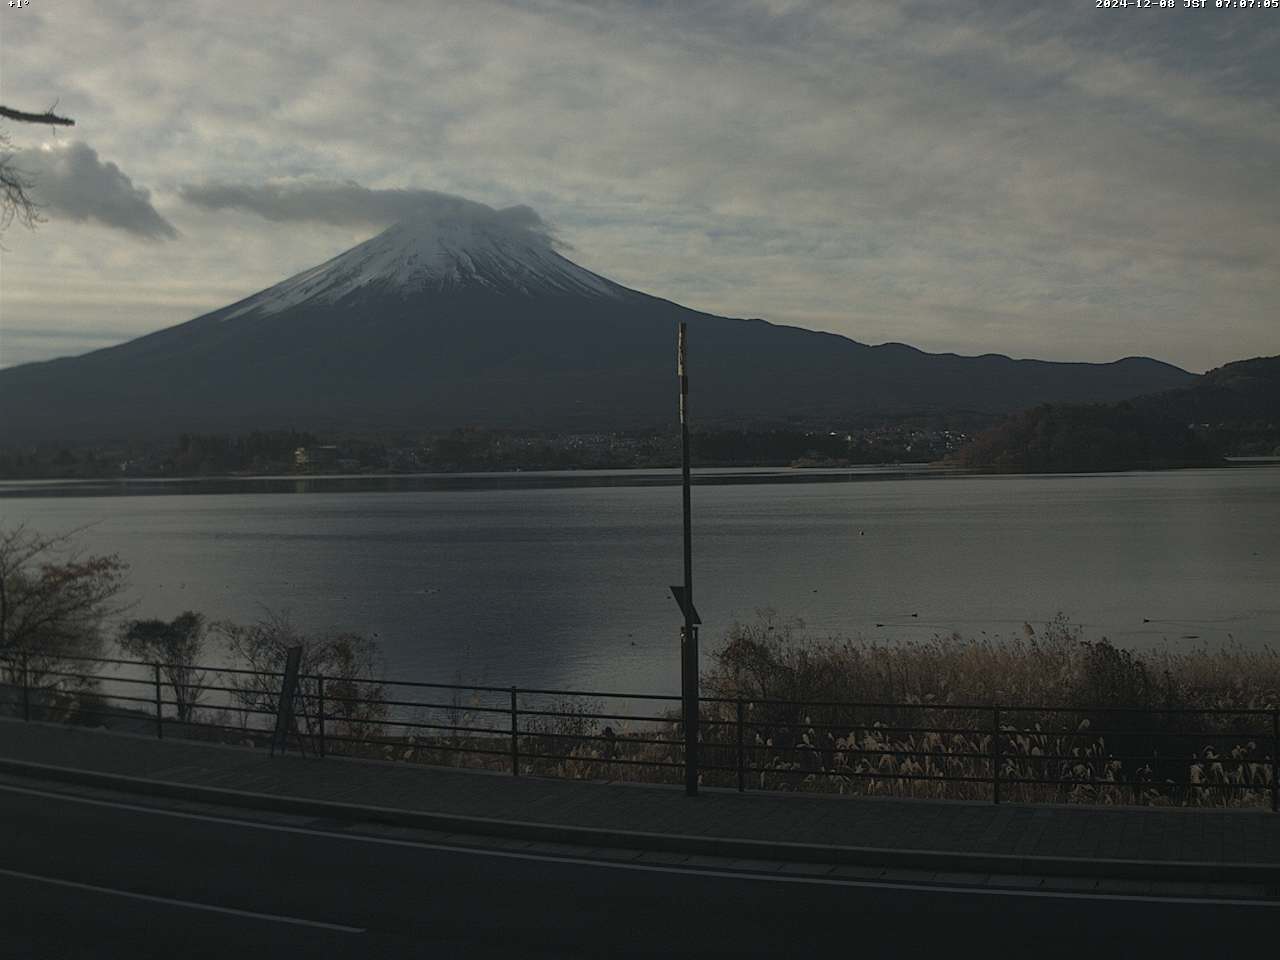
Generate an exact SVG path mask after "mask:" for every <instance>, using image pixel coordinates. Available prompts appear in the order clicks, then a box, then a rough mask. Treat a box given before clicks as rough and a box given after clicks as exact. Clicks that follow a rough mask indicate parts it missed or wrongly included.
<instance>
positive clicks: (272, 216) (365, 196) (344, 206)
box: [181, 180, 554, 244]
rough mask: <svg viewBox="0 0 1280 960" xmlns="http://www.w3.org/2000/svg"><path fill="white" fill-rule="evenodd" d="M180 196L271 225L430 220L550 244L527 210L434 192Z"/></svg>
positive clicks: (215, 191) (214, 187)
mask: <svg viewBox="0 0 1280 960" xmlns="http://www.w3.org/2000/svg"><path fill="white" fill-rule="evenodd" d="M181 194H182V199H184V200H185V201H187V202H188V203H190V204H193V205H195V206H198V207H203V208H204V209H206V210H241V211H245V212H248V213H255V214H257V215H258V216H260V217H263V218H264V219H266V220H271V221H273V222H276V223H281V222H290V221H297V222H304V221H305V222H311V223H326V224H331V225H334V226H358V225H362V224H371V225H375V226H383V227H385V226H388V225H390V224H392V223H397V222H399V221H402V220H416V221H419V222H422V221H434V222H436V223H438V224H440V225H441V226H452V227H454V228H455V229H460V230H462V231H467V230H468V229H480V230H482V231H483V232H485V233H489V234H491V235H494V234H496V235H507V236H509V237H510V238H511V239H513V240H520V241H523V242H528V241H531V240H539V239H540V240H542V241H543V242H544V243H546V244H551V243H552V242H554V237H553V234H552V231H551V228H550V227H549V226H548V225H547V223H546V221H545V220H543V219H542V217H541V216H539V214H538V212H537V211H536V210H534V209H533V208H531V207H527V206H524V205H518V206H514V207H504V208H502V209H495V208H494V207H490V206H488V205H487V204H483V203H477V202H476V201H475V200H468V199H466V198H465V197H458V196H454V195H453V194H448V193H440V192H438V191H436V190H406V189H385V190H375V189H370V188H369V187H364V186H361V185H360V184H358V183H355V182H353V181H350V180H346V181H338V180H278V181H270V182H268V183H263V184H245V183H207V184H188V185H186V186H184V187H183V188H182V190H181Z"/></svg>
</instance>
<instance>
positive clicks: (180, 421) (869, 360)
mask: <svg viewBox="0 0 1280 960" xmlns="http://www.w3.org/2000/svg"><path fill="white" fill-rule="evenodd" d="M477 206H478V205H477ZM485 209H488V208H485ZM490 213H493V214H494V215H495V216H494V217H493V218H490V220H485V219H484V218H478V217H477V216H476V215H475V214H474V211H472V212H470V213H469V214H468V216H467V217H466V218H464V219H462V220H459V221H458V222H452V221H450V220H448V219H442V218H441V217H440V216H439V215H436V216H434V217H433V218H432V219H430V220H418V221H408V222H405V223H401V224H397V225H395V226H393V227H391V228H390V229H388V230H387V231H385V232H384V233H382V234H379V235H378V236H376V237H373V238H372V239H370V240H368V241H366V242H365V243H362V244H360V245H358V246H357V247H354V248H353V249H351V250H348V251H347V252H345V253H343V254H340V255H339V256H337V257H335V258H334V259H332V260H330V261H328V262H327V263H324V264H321V265H320V266H318V267H314V268H312V269H310V270H307V271H304V272H302V273H300V274H298V275H296V276H294V277H291V278H289V279H287V280H285V281H283V282H282V283H280V284H277V285H276V286H274V287H271V288H269V289H267V290H264V291H262V292H260V293H258V294H255V295H253V296H251V297H248V298H246V299H245V300H242V301H240V302H238V303H235V304H231V305H230V306H228V307H224V308H222V309H220V310H217V311H214V312H213V313H210V314H206V315H204V316H201V317H198V318H196V319H194V320H191V321H189V322H187V323H183V324H179V325H178V326H174V327H170V328H168V329H165V330H160V331H158V332H156V333H152V334H149V335H147V336H144V337H140V338H138V339H136V340H132V341H129V342H128V343H123V344H120V345H118V346H114V347H110V348H107V349H104V350H98V351H95V352H93V353H89V354H85V355H84V356H79V357H69V358H62V359H58V360H52V361H48V362H44V363H32V364H26V365H23V366H19V367H13V368H9V369H4V370H0V410H3V411H4V416H3V417H0V445H8V446H12V445H22V444H45V445H63V444H66V445H71V444H77V443H102V442H114V441H128V440H137V439H146V438H155V437H172V436H176V435H177V434H179V433H181V432H184V431H192V432H225V433H238V434H248V433H250V432H252V431H254V430H260V429H281V428H293V429H299V430H309V431H314V432H322V431H350V432H362V431H376V430H395V429H411V430H430V429H449V428H452V427H455V426H468V425H469V426H480V427H495V428H514V429H528V428H536V429H547V430H565V431H572V430H583V429H625V428H628V427H641V428H648V427H661V426H663V425H666V424H670V423H672V422H673V421H674V418H675V369H674V358H673V355H674V344H675V328H676V325H677V323H678V322H679V321H681V320H684V321H686V322H687V323H688V325H689V331H690V369H691V384H692V406H691V409H692V411H693V414H694V416H695V418H697V421H698V422H699V423H700V424H701V425H704V426H710V425H714V424H718V423H723V424H743V423H775V424H777V423H814V424H827V423H847V422H854V421H858V420H860V419H866V418H875V417H900V416H906V415H929V414H936V413H950V412H964V413H974V414H978V415H982V416H998V415H1000V414H1004V413H1008V412H1010V411H1013V410H1017V409H1021V408H1023V407H1027V406H1031V405H1033V404H1037V403H1043V402H1049V401H1051V402H1082V401H1106V400H1119V399H1123V398H1127V397H1132V396H1136V395H1138V394H1142V393H1151V392H1153V391H1158V390H1165V389H1170V388H1174V387H1179V386H1184V385H1186V384H1188V383H1190V382H1191V381H1192V380H1194V377H1193V376H1192V375H1191V374H1188V373H1187V372H1186V371H1183V370H1180V369H1178V368H1176V367H1173V366H1171V365H1169V364H1166V363H1161V362H1159V361H1156V360H1151V359H1147V358H1137V357H1130V358H1126V359H1123V360H1118V361H1116V362H1114V363H1105V364H1087V363H1051V362H1045V361H1039V360H1012V359H1010V358H1008V357H1005V356H998V355H986V356H980V357H962V356H957V355H955V354H928V353H924V352H922V351H920V350H917V349H915V348H913V347H909V346H906V345H904V344H898V343H888V344H882V345H879V346H868V345H866V344H862V343H858V342H856V341H854V340H850V339H848V338H846V337H842V336H837V335H835V334H829V333H818V332H814V331H810V330H804V329H800V328H797V327H787V326H779V325H775V324H771V323H767V322H765V321H763V320H739V319H730V318H726V317H718V316H714V315H710V314H706V313H700V312H698V311H695V310H690V309H688V308H686V307H683V306H680V305H679V304H676V303H672V302H670V301H667V300H662V299H659V298H657V297H652V296H649V295H647V294H644V293H640V292H638V291H635V290H631V289H629V288H627V287H623V286H621V285H619V284H616V283H614V282H612V281H610V280H608V279H606V278H604V277H600V276H598V275H596V274H594V273H592V272H590V271H588V270H585V269H584V268H582V267H580V266H578V265H577V264H575V263H573V262H572V261H570V260H568V259H567V258H565V257H564V256H562V255H561V254H560V253H559V252H558V251H557V250H555V249H554V247H553V245H552V244H551V242H550V241H549V240H548V239H547V238H545V237H543V236H541V235H540V234H538V233H536V232H534V231H532V230H528V229H524V228H522V227H520V226H518V225H514V226H513V224H512V221H511V218H504V217H502V216H500V214H502V213H503V212H502V211H490Z"/></svg>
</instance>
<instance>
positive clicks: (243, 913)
mask: <svg viewBox="0 0 1280 960" xmlns="http://www.w3.org/2000/svg"><path fill="white" fill-rule="evenodd" d="M0 877H13V878H14V879H17V880H29V881H31V882H32V883H47V884H50V885H51V886H55V887H70V888H71V889H72V890H88V891H90V892H92V893H105V894H107V895H108V896H112V897H124V898H126V899H128V900H142V901H144V902H146V903H162V904H164V905H165V906H167V907H182V908H183V909H186V910H204V911H205V912H206V913H225V914H227V915H229V916H233V917H249V918H250V919H252V920H267V921H270V922H271V923H288V924H292V925H293V926H295V927H315V928H316V929H319V930H333V931H336V932H337V933H364V932H365V931H364V928H363V927H348V926H345V925H343V924H341V923H324V922H322V921H320V920H303V919H302V918H301V917H285V916H282V915H280V914H276V913H255V912H254V911H252V910H236V909H235V908H234V907H217V906H214V905H213V904H211V903H197V902H196V901H194V900H175V899H174V898H172V897H156V896H153V895H151V894H149V893H134V892H133V891H131V890H117V889H116V888H115V887H100V886H97V885H96V884H92V883H80V882H78V881H75V880H62V879H60V878H58V877H46V876H42V875H41V874H38V873H24V872H23V871H21V870H8V869H6V868H4V867H0Z"/></svg>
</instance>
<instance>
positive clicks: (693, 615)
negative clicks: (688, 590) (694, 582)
mask: <svg viewBox="0 0 1280 960" xmlns="http://www.w3.org/2000/svg"><path fill="white" fill-rule="evenodd" d="M671 595H672V596H673V597H675V598H676V603H678V604H679V605H680V612H681V613H682V614H684V615H685V616H686V617H687V618H688V619H689V622H690V623H695V624H701V623H702V618H701V617H700V616H698V608H697V607H692V605H691V609H689V610H686V609H685V599H684V587H682V586H673V587H672V588H671Z"/></svg>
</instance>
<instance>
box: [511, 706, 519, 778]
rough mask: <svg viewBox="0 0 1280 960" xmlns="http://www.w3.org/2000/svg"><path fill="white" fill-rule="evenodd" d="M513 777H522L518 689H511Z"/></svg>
mask: <svg viewBox="0 0 1280 960" xmlns="http://www.w3.org/2000/svg"><path fill="white" fill-rule="evenodd" d="M511 775H512V776H513V777H518V776H520V714H519V713H518V712H517V707H516V688H515V687H514V686H513V687H512V688H511Z"/></svg>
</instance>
